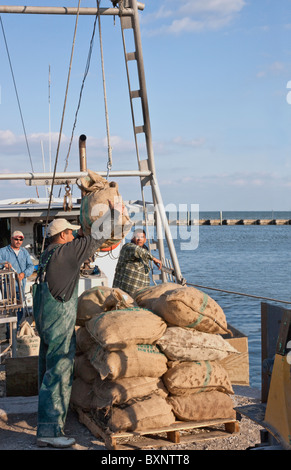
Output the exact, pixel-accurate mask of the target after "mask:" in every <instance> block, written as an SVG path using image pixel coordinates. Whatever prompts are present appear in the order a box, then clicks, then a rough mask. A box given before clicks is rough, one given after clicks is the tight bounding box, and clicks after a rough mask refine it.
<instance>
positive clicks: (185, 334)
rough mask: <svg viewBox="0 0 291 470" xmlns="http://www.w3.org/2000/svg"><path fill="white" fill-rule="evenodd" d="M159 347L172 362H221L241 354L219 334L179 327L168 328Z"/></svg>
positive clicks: (158, 343) (159, 342)
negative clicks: (233, 354)
mask: <svg viewBox="0 0 291 470" xmlns="http://www.w3.org/2000/svg"><path fill="white" fill-rule="evenodd" d="M157 345H158V346H159V348H160V349H161V350H162V351H163V353H164V354H165V355H166V356H167V358H168V359H170V360H172V361H202V360H204V361H219V360H222V359H224V358H226V357H227V356H228V355H229V354H231V353H235V354H240V353H239V351H237V350H236V349H235V348H234V347H233V346H231V344H229V343H228V342H227V341H226V340H225V339H224V338H222V337H221V336H220V335H218V334H211V333H204V332H202V331H198V330H194V329H193V328H181V327H179V326H173V327H169V328H167V329H166V332H165V334H164V335H163V336H162V337H161V338H160V339H159V340H158V341H157Z"/></svg>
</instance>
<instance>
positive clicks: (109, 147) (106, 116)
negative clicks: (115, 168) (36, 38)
mask: <svg viewBox="0 0 291 470" xmlns="http://www.w3.org/2000/svg"><path fill="white" fill-rule="evenodd" d="M97 8H98V26H99V42H100V53H101V65H102V79H103V92H104V105H105V120H106V131H107V143H108V162H107V176H106V179H108V176H109V172H110V170H111V168H112V147H111V145H110V133H109V118H108V109H107V96H106V84H105V72H104V59H103V44H102V35H101V20H100V0H97Z"/></svg>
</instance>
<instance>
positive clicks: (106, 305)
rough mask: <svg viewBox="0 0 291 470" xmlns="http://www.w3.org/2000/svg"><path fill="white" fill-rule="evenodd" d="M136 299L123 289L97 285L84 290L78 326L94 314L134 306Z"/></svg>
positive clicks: (79, 304) (81, 297) (79, 302)
mask: <svg viewBox="0 0 291 470" xmlns="http://www.w3.org/2000/svg"><path fill="white" fill-rule="evenodd" d="M134 305H135V302H134V300H133V299H132V298H131V297H130V295H128V294H127V293H126V292H123V291H122V290H121V289H118V288H113V287H107V286H95V287H92V288H91V289H88V290H86V291H84V292H83V293H82V294H81V295H80V296H79V298H78V306H77V321H76V324H77V325H78V326H84V325H85V323H86V321H88V320H90V319H91V318H92V317H94V315H96V314H98V313H102V312H104V311H108V310H119V309H126V308H130V307H133V306H134Z"/></svg>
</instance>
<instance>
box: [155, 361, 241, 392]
mask: <svg viewBox="0 0 291 470" xmlns="http://www.w3.org/2000/svg"><path fill="white" fill-rule="evenodd" d="M163 381H164V384H165V386H166V388H167V390H168V392H169V393H171V394H172V395H187V394H188V395H189V394H193V393H201V392H207V391H211V390H218V391H219V392H223V393H229V394H233V393H234V391H233V388H232V386H231V383H230V380H229V377H228V374H227V372H226V370H225V369H224V368H223V367H222V366H221V365H220V364H218V363H217V362H215V361H199V362H198V361H197V362H194V361H193V362H180V363H177V364H176V365H175V363H174V364H173V367H170V369H169V370H168V371H167V372H166V373H165V375H164V376H163Z"/></svg>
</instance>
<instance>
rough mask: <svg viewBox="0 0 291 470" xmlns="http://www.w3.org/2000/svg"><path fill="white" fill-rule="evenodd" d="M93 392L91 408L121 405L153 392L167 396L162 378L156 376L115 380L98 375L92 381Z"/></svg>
mask: <svg viewBox="0 0 291 470" xmlns="http://www.w3.org/2000/svg"><path fill="white" fill-rule="evenodd" d="M93 392H94V396H93V400H92V407H93V408H106V407H108V406H113V405H121V404H123V403H126V402H128V401H129V400H131V399H137V398H142V397H145V396H148V395H151V394H153V393H156V394H158V395H161V396H163V397H166V396H167V391H166V389H165V387H164V384H163V382H162V379H161V378H158V377H124V378H121V379H117V380H108V379H105V380H102V379H101V378H100V377H98V378H96V379H95V381H94V383H93Z"/></svg>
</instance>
